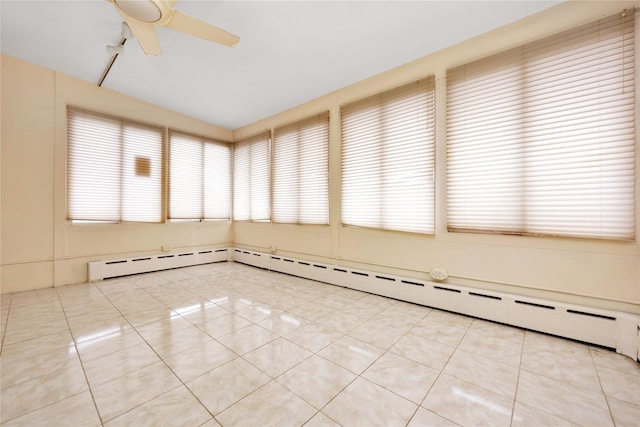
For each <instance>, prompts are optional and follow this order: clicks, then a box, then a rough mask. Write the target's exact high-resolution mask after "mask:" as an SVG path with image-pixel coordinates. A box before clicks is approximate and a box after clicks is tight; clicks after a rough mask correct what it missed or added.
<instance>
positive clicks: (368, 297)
mask: <svg viewBox="0 0 640 427" xmlns="http://www.w3.org/2000/svg"><path fill="white" fill-rule="evenodd" d="M358 302H361V303H369V304H375V305H377V306H379V307H382V308H383V309H384V308H387V307H390V306H392V305H393V304H395V303H396V301H395V300H392V299H390V298H385V297H381V296H379V295H373V294H365V295H364V296H363V297H362V298H360V299H359V300H358Z"/></svg>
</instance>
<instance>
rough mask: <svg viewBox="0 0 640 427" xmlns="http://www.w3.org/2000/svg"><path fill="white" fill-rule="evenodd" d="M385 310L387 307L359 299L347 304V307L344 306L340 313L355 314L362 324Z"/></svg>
mask: <svg viewBox="0 0 640 427" xmlns="http://www.w3.org/2000/svg"><path fill="white" fill-rule="evenodd" d="M385 308H388V307H381V306H379V305H377V304H373V303H370V302H366V301H363V300H362V299H359V300H357V301H355V302H353V303H351V304H349V305H348V306H346V307H345V308H343V309H342V310H340V311H341V312H342V313H348V314H355V315H357V316H359V317H360V318H361V319H362V320H363V323H364V322H366V321H367V320H369V319H371V318H372V317H373V316H375V315H376V314H379V313H382V312H383V311H384V310H385Z"/></svg>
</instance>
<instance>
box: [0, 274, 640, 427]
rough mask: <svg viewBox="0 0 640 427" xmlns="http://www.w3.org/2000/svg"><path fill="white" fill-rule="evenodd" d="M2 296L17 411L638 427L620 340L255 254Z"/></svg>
mask: <svg viewBox="0 0 640 427" xmlns="http://www.w3.org/2000/svg"><path fill="white" fill-rule="evenodd" d="M1 301H2V307H1V308H2V314H1V319H0V320H1V331H0V332H1V333H2V350H1V353H0V368H1V374H0V380H1V387H2V390H1V396H0V397H1V401H2V403H1V411H2V412H1V418H0V422H1V423H2V425H3V426H4V425H6V426H18V425H28V426H38V425H46V426H100V425H104V426H108V427H112V426H124V425H132V426H157V425H165V426H174V425H175V426H207V427H212V426H217V425H223V426H243V427H251V426H270V425H272V426H289V425H290V426H300V425H305V426H336V425H343V426H366V427H369V426H410V427H415V426H455V425H461V426H509V425H511V426H536V427H539V426H550V425H554V426H555V425H558V426H560V425H562V426H564V425H571V426H573V425H585V426H609V425H617V426H633V427H638V426H640V364H639V363H636V362H633V361H632V360H631V359H628V358H626V357H624V356H621V355H618V354H616V353H614V352H612V351H608V350H604V349H601V348H596V347H590V346H588V345H584V344H580V343H576V342H572V341H568V340H563V339H560V338H554V337H550V336H546V335H542V334H538V333H534V332H529V331H523V330H520V329H517V328H511V327H506V326H502V325H498V324H494V323H490V322H486V321H482V320H478V319H473V318H469V317H465V316H460V315H456V314H452V313H448V312H443V311H438V310H432V309H429V308H426V307H421V306H417V305H412V304H408V303H404V302H400V301H395V300H392V299H387V298H383V297H378V296H375V295H370V294H366V293H362V292H358V291H354V290H349V289H345V288H340V287H336V286H331V285H326V284H321V283H317V282H312V281H308V280H304V279H300V278H295V277H290V276H285V275H281V274H276V273H269V272H265V271H262V270H258V269H255V268H252V267H247V266H243V265H240V264H234V263H221V264H213V265H206V266H198V267H190V268H184V269H178V270H170V271H164V272H158V273H150V274H144V275H138V276H131V277H126V278H118V279H111V280H105V281H103V282H99V283H94V284H83V285H73V286H66V287H60V288H55V289H53V288H52V289H44V290H39V291H31V292H24V293H16V294H10V295H2V298H1Z"/></svg>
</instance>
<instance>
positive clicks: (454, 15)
mask: <svg viewBox="0 0 640 427" xmlns="http://www.w3.org/2000/svg"><path fill="white" fill-rule="evenodd" d="M557 3H559V1H409V2H405V1H377V2H368V1H339V2H338V1H283V2H276V1H224V2H221V1H192V0H179V1H178V3H177V4H176V5H175V8H176V9H178V10H181V11H182V12H184V13H187V14H189V15H192V16H194V17H197V18H199V19H201V20H204V21H206V22H209V23H211V24H214V25H217V26H219V27H221V28H223V29H225V30H227V31H230V32H232V33H235V34H237V35H239V36H240V43H239V44H238V45H237V46H236V47H235V48H227V47H224V46H220V45H216V44H214V43H210V42H206V41H204V40H201V39H198V38H194V37H190V36H187V35H184V34H181V33H177V32H175V31H171V30H168V29H166V28H159V29H158V30H157V33H158V37H159V39H160V45H161V47H162V51H163V56H161V57H147V56H145V55H144V53H143V52H142V50H141V49H140V47H139V46H138V45H137V43H136V42H135V41H134V40H130V41H128V42H127V43H126V45H125V48H124V53H123V54H122V55H120V57H118V59H117V61H116V63H115V65H114V66H113V68H112V70H111V72H110V73H109V75H108V77H107V79H106V80H105V82H104V84H103V86H105V87H108V88H110V89H114V90H116V91H118V92H122V93H126V94H128V95H131V96H134V97H136V98H140V99H143V100H146V101H148V102H151V103H154V104H157V105H160V106H163V107H166V108H169V109H171V110H174V111H178V112H181V113H184V114H187V115H189V116H192V117H195V118H198V119H201V120H203V121H206V122H209V123H213V124H216V125H219V126H222V127H224V128H227V129H230V130H233V129H237V128H239V127H242V126H244V125H247V124H249V123H252V122H254V121H257V120H259V119H262V118H264V117H268V116H270V115H273V114H275V113H278V112H280V111H283V110H286V109H288V108H291V107H294V106H296V105H298V104H300V103H303V102H305V101H308V100H311V99H313V98H316V97H318V96H321V95H324V94H326V93H329V92H332V91H334V90H336V89H339V88H342V87H344V86H347V85H349V84H351V83H354V82H357V81H359V80H363V79H365V78H367V77H370V76H373V75H376V74H379V73H381V72H383V71H386V70H389V69H391V68H394V67H396V66H398V65H401V64H404V63H406V62H409V61H412V60H414V59H417V58H419V57H422V56H424V55H427V54H429V53H432V52H435V51H438V50H440V49H443V48H445V47H447V46H451V45H453V44H455V43H458V42H460V41H463V40H466V39H469V38H471V37H473V36H475V35H478V34H482V33H484V32H487V31H489V30H491V29H493V28H497V27H500V26H502V25H505V24H507V23H510V22H513V21H516V20H518V19H521V18H524V17H525V16H528V15H531V14H533V13H536V12H538V11H540V10H543V9H546V8H548V7H550V6H553V5H554V4H557ZM0 15H1V23H0V24H1V27H0V28H1V38H0V43H1V49H2V52H3V53H5V54H8V55H11V56H15V57H17V58H20V59H24V60H26V61H29V62H32V63H35V64H38V65H41V66H44V67H47V68H50V69H53V70H56V71H60V72H63V73H66V74H69V75H72V76H74V77H77V78H79V79H82V80H86V81H89V82H95V83H97V82H98V80H99V79H100V76H101V75H102V73H103V71H104V69H105V67H106V65H107V64H108V62H109V59H110V55H109V54H108V53H107V51H106V49H105V46H106V45H107V44H113V45H115V44H118V42H119V41H120V30H121V21H122V18H121V17H120V15H119V14H118V13H117V12H116V10H115V8H114V7H113V5H112V4H110V3H108V2H106V1H103V0H85V1H55V0H48V1H29V0H21V1H7V0H1V1H0Z"/></svg>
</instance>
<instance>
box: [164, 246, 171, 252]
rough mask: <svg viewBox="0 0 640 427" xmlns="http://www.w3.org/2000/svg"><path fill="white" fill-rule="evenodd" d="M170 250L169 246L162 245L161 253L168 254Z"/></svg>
mask: <svg viewBox="0 0 640 427" xmlns="http://www.w3.org/2000/svg"><path fill="white" fill-rule="evenodd" d="M170 250H171V246H168V245H162V252H169V251H170Z"/></svg>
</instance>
